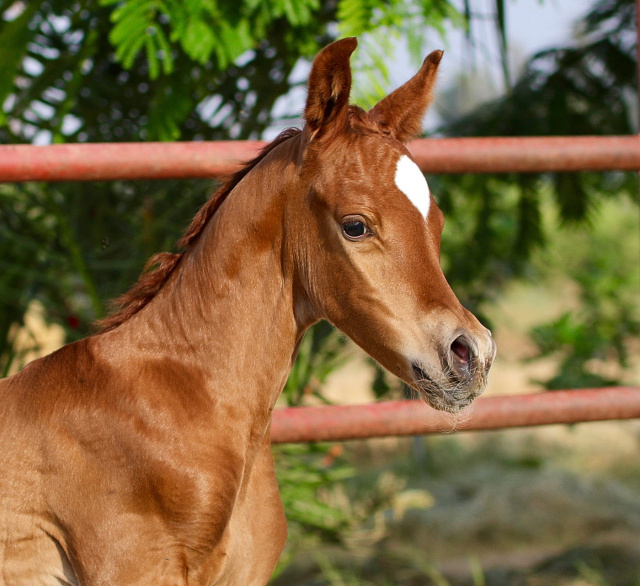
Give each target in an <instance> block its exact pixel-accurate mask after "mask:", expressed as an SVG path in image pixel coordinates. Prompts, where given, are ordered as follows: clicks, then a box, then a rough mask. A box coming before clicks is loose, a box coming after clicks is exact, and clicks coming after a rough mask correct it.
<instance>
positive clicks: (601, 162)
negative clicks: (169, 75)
mask: <svg viewBox="0 0 640 586" xmlns="http://www.w3.org/2000/svg"><path fill="white" fill-rule="evenodd" d="M265 144H266V143H264V142H260V141H220V142H175V143H157V142H156V143H153V142H149V143H115V144H114V143H102V144H100V143H98V144H95V143H94V144H61V145H51V146H46V147H42V146H31V145H3V146H0V181H111V180H116V179H191V178H203V177H204V178H207V177H217V176H220V175H226V174H229V173H232V172H233V171H235V170H236V169H237V168H238V165H239V163H241V162H245V161H248V160H250V159H251V158H253V157H254V156H255V155H256V154H257V153H258V151H259V149H260V148H261V147H262V146H264V145H265ZM409 148H410V150H411V152H412V154H413V156H414V157H415V159H416V162H417V163H418V165H419V166H420V168H421V169H422V170H423V171H424V172H425V173H504V172H507V173H508V172H545V171H582V170H591V171H613V170H619V171H636V170H638V169H640V136H581V137H568V136H552V137H548V136H534V137H513V138H433V139H421V140H416V141H413V142H412V143H411V144H410V145H409Z"/></svg>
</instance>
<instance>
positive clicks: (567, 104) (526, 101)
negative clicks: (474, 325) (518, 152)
mask: <svg viewBox="0 0 640 586" xmlns="http://www.w3.org/2000/svg"><path fill="white" fill-rule="evenodd" d="M577 30H578V32H579V37H578V41H577V42H576V43H575V44H572V45H570V46H566V47H560V48H554V49H549V50H545V51H542V52H540V53H538V54H537V55H535V56H534V57H532V58H531V59H530V60H529V61H528V62H527V63H526V65H525V66H524V69H523V71H522V73H521V75H520V76H519V78H518V79H517V81H516V82H515V84H514V86H513V88H512V90H511V91H510V92H508V93H507V94H505V95H504V96H501V97H500V98H498V99H494V100H492V101H490V102H488V103H485V104H482V105H480V106H479V107H477V108H475V109H473V110H472V111H471V112H466V113H464V112H459V111H455V110H451V109H450V106H451V103H452V100H448V99H447V104H445V105H444V106H441V107H440V108H438V110H439V113H440V114H441V116H443V118H444V120H445V123H444V124H443V126H442V127H441V129H440V132H441V133H442V134H445V135H447V136H518V135H522V136H530V135H533V136H535V135H576V134H578V135H581V134H585V135H598V134H630V133H633V132H635V125H636V122H635V118H636V109H637V107H636V105H635V101H634V100H635V95H636V88H635V83H636V82H635V67H636V65H635V46H634V45H633V42H632V41H633V39H634V38H635V3H634V2H633V0H600V2H597V3H596V4H595V5H594V7H593V8H592V9H591V11H590V12H589V13H588V15H587V16H586V17H585V19H584V21H582V22H581V23H580V24H579V26H578V28H577ZM472 87H473V85H472V86H470V88H472ZM445 93H446V92H445ZM458 103H461V102H460V100H459V101H458ZM433 184H434V189H433V191H434V193H436V194H437V197H438V201H439V203H440V204H441V207H442V208H443V211H444V212H445V215H446V216H447V218H448V225H447V227H446V228H445V235H444V241H443V256H444V259H443V264H444V265H445V267H447V271H446V272H447V276H448V277H449V279H450V281H451V283H452V286H453V288H454V290H456V292H458V293H459V294H460V296H461V297H462V298H463V301H464V303H466V304H467V305H468V306H469V307H470V308H473V309H478V308H479V307H480V306H481V305H482V303H483V302H484V301H487V300H491V299H493V298H495V296H496V295H497V294H498V293H499V292H500V290H501V287H502V285H503V284H504V283H505V282H506V280H508V279H511V278H513V277H514V276H522V275H523V274H525V273H526V271H527V269H528V267H529V261H530V258H531V255H532V253H533V252H534V251H535V250H537V249H539V248H540V247H541V246H543V245H544V243H545V233H544V230H543V226H542V223H541V202H542V200H543V198H542V195H543V194H546V193H551V195H552V197H553V198H554V200H555V202H556V206H557V209H558V211H559V214H560V218H561V222H562V223H563V225H565V224H571V223H576V222H583V221H585V220H588V219H589V217H590V216H591V215H592V213H593V212H594V211H595V206H596V202H598V201H599V200H601V199H602V198H603V197H605V195H604V194H607V193H620V192H622V193H628V194H630V195H633V194H636V193H637V176H636V175H635V174H632V173H588V172H584V173H546V174H543V175H533V174H522V173H518V174H516V173H514V174H509V175H493V176H492V175H482V176H474V177H470V176H467V175H461V176H444V177H438V178H437V179H434V180H433ZM452 224H453V225H452ZM469 242H474V246H473V247H469V246H468V243H469ZM454 259H455V260H454Z"/></svg>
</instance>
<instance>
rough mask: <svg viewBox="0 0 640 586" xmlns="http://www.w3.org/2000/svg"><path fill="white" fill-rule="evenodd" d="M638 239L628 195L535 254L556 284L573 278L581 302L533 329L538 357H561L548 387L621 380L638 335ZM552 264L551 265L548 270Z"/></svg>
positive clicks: (540, 265) (575, 385) (611, 383)
mask: <svg viewBox="0 0 640 586" xmlns="http://www.w3.org/2000/svg"><path fill="white" fill-rule="evenodd" d="M613 235H615V237H612V236H613ZM637 242H638V217H637V210H636V209H634V205H633V204H632V203H631V202H629V201H628V200H623V201H622V202H618V201H615V200H613V201H610V202H606V204H603V205H601V206H600V209H599V213H598V216H597V221H594V222H593V223H592V225H590V226H588V227H584V226H581V227H573V228H572V229H571V230H565V231H564V232H563V233H562V234H559V235H556V237H555V239H554V242H553V243H552V245H550V246H549V247H548V248H547V249H546V250H545V251H542V252H541V253H540V254H539V257H538V258H537V259H536V264H537V266H538V272H539V273H540V274H542V275H545V276H546V279H547V280H548V281H550V282H551V283H553V284H554V285H555V286H557V284H558V283H567V281H569V282H571V283H572V286H573V287H577V296H578V299H579V302H580V304H579V307H578V308H577V309H574V310H570V311H566V312H564V313H563V314H562V315H560V316H559V317H558V318H556V319H554V320H553V321H551V322H549V323H546V324H543V325H540V326H537V327H535V328H534V329H533V331H532V333H531V334H532V339H533V341H534V342H535V344H536V346H537V349H538V352H537V356H536V357H537V358H542V357H546V356H558V357H559V359H560V363H559V367H558V371H557V373H556V374H555V375H554V376H553V377H552V378H550V379H549V380H547V381H544V384H545V386H546V388H548V389H562V388H573V387H596V386H605V385H614V384H620V383H621V382H624V381H623V380H621V378H620V376H621V375H622V374H623V373H624V372H625V370H626V369H628V368H629V367H630V366H631V364H630V358H631V355H630V354H631V350H630V348H632V347H633V344H635V343H637V340H638V337H639V336H640V310H639V308H638V291H639V290H640V275H639V274H638V270H637V267H638V262H639V259H638V250H637ZM549 266H553V267H555V269H554V270H553V271H552V272H551V273H550V272H549V269H548V267H549ZM634 269H635V270H634ZM565 286H566V285H565ZM604 361H608V362H609V363H612V364H617V365H618V369H617V370H618V373H619V374H616V373H613V374H612V373H611V372H610V371H607V370H603V368H602V366H603V364H604Z"/></svg>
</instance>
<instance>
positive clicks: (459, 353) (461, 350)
mask: <svg viewBox="0 0 640 586" xmlns="http://www.w3.org/2000/svg"><path fill="white" fill-rule="evenodd" d="M451 352H453V354H454V356H456V358H457V359H458V360H459V361H460V363H462V364H463V365H467V364H469V361H470V360H471V349H470V348H469V344H468V342H467V341H466V340H465V339H464V337H462V336H458V337H457V338H456V339H455V340H454V341H453V342H452V343H451Z"/></svg>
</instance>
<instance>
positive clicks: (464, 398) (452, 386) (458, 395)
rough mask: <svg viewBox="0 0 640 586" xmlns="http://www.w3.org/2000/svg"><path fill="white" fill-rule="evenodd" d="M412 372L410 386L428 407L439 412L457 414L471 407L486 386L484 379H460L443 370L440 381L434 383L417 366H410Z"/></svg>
mask: <svg viewBox="0 0 640 586" xmlns="http://www.w3.org/2000/svg"><path fill="white" fill-rule="evenodd" d="M412 371H413V381H412V384H411V386H412V387H413V388H414V389H415V390H416V391H418V394H419V395H420V397H421V398H422V399H423V400H424V401H425V402H426V403H427V404H428V405H430V406H431V407H433V408H434V409H437V410H439V411H447V412H449V413H459V412H460V411H462V410H463V409H464V408H465V407H468V406H469V405H471V403H473V401H474V399H475V398H476V397H477V396H478V395H479V394H480V393H481V392H482V391H483V390H484V388H485V386H486V377H480V378H482V379H483V380H478V379H477V378H476V377H474V376H471V377H469V378H467V377H465V378H464V379H460V378H459V377H457V376H456V375H455V374H454V373H452V372H451V371H450V370H449V369H445V371H444V372H443V378H442V380H440V381H435V380H434V379H433V378H432V377H431V376H429V375H428V374H427V373H426V372H425V371H424V369H423V368H422V367H421V366H420V365H418V364H415V363H414V364H412Z"/></svg>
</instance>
